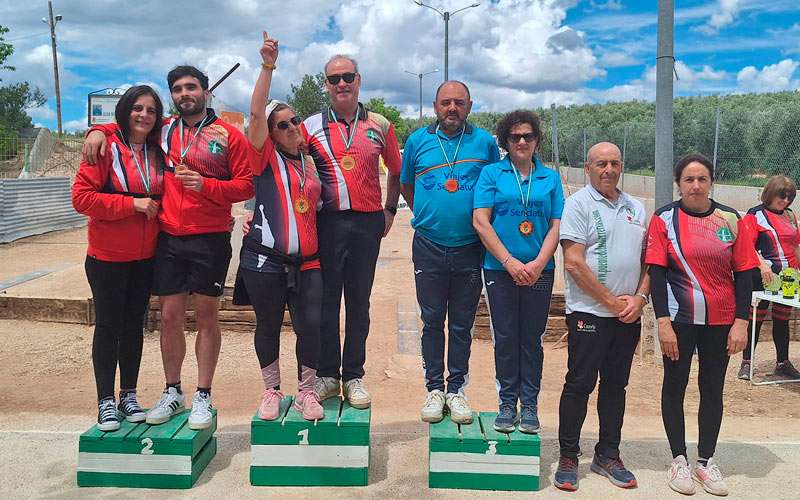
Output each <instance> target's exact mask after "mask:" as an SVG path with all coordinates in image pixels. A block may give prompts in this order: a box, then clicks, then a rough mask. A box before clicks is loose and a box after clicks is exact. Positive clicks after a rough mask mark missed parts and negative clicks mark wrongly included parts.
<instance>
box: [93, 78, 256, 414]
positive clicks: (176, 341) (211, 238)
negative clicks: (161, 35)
mask: <svg viewBox="0 0 800 500" xmlns="http://www.w3.org/2000/svg"><path fill="white" fill-rule="evenodd" d="M167 81H168V83H169V89H170V94H171V96H172V100H173V103H174V104H175V108H176V109H177V110H178V113H179V116H176V117H170V118H166V119H165V120H164V127H163V131H162V138H161V145H162V148H163V149H164V152H165V154H166V157H167V161H166V163H167V166H166V170H165V174H164V198H163V201H162V204H161V212H160V213H159V221H160V223H161V233H160V234H159V237H158V245H157V247H156V264H155V278H154V285H153V294H154V295H158V296H159V297H160V299H161V358H162V361H163V363H164V372H165V375H166V382H167V384H166V388H165V389H164V393H163V394H162V395H161V399H160V400H159V401H158V402H157V403H156V404H155V406H153V408H151V409H150V411H149V412H148V413H147V423H148V424H160V423H163V422H166V421H168V420H169V419H170V418H171V417H172V416H173V415H174V414H176V413H178V412H180V411H181V410H183V409H184V408H185V398H184V395H183V391H182V389H181V366H182V365H183V358H184V357H185V355H186V341H185V338H184V318H185V314H186V300H187V297H188V295H189V293H191V294H192V295H193V297H192V301H193V304H194V310H195V321H196V323H197V340H196V343H195V352H196V353H197V371H198V375H197V391H196V392H195V394H194V397H193V399H192V413H191V415H190V416H189V427H190V428H192V429H204V428H206V427H209V426H210V425H211V421H212V415H211V382H212V380H213V378H214V370H215V368H216V365H217V358H218V357H219V349H220V344H221V335H220V328H219V320H218V310H219V296H221V295H222V292H223V288H224V286H225V277H226V275H227V272H228V264H229V262H230V258H231V245H230V237H231V235H230V227H231V204H232V203H236V202H239V201H243V200H246V199H249V198H250V197H252V196H253V184H252V173H251V171H250V166H249V164H248V162H247V151H248V145H247V139H246V138H245V137H244V135H243V134H242V133H241V132H240V131H239V130H237V129H236V128H234V127H232V126H230V125H228V124H226V123H225V122H223V121H222V120H221V119H219V118H218V117H217V116H216V115H215V114H214V110H213V109H211V108H206V101H207V99H208V97H209V95H210V93H209V91H208V77H207V76H206V75H205V74H203V73H202V72H201V71H200V70H198V69H197V68H195V67H192V66H177V67H176V68H174V69H173V70H172V71H170V72H169V74H168V75H167ZM116 130H117V126H116V125H113V124H112V125H105V126H98V127H93V128H92V130H91V131H90V132H89V135H88V136H87V138H86V142H85V144H84V149H83V152H84V156H85V157H86V159H87V160H88V161H89V162H90V163H94V160H95V159H96V155H97V154H100V155H103V154H104V153H105V151H104V149H105V146H104V145H105V143H106V141H105V137H104V134H106V135H110V134H113V133H115V132H116Z"/></svg>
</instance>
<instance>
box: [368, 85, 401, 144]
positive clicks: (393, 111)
mask: <svg viewBox="0 0 800 500" xmlns="http://www.w3.org/2000/svg"><path fill="white" fill-rule="evenodd" d="M364 106H365V107H366V108H367V109H368V110H370V111H373V112H375V113H378V114H379V115H383V116H384V117H385V118H386V119H387V120H389V121H390V122H392V125H394V133H395V135H396V136H397V140H398V142H399V143H400V147H401V148H402V147H403V144H405V140H406V138H407V137H408V135H409V134H410V133H411V130H409V125H408V122H407V121H406V120H403V118H401V117H400V110H399V109H397V108H396V107H394V106H392V105H390V104H386V101H384V99H383V97H373V98H372V99H370V100H369V101H367V102H366V103H365V104H364Z"/></svg>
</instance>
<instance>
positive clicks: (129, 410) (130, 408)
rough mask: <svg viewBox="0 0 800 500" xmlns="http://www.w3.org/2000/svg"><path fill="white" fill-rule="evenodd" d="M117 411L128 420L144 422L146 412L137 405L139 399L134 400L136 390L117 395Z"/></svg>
mask: <svg viewBox="0 0 800 500" xmlns="http://www.w3.org/2000/svg"><path fill="white" fill-rule="evenodd" d="M117 409H118V410H119V412H120V413H121V414H122V416H123V417H125V420H127V421H128V422H133V423H134V424H135V423H139V422H144V420H145V418H146V417H147V414H146V413H145V411H144V410H143V409H142V407H141V406H139V401H137V400H136V391H130V392H126V393H125V394H124V395H123V394H120V396H119V406H118V407H117Z"/></svg>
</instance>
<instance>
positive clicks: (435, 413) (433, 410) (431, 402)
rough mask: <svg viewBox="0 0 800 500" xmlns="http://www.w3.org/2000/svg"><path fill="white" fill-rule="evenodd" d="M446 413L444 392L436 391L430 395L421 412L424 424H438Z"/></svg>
mask: <svg viewBox="0 0 800 500" xmlns="http://www.w3.org/2000/svg"><path fill="white" fill-rule="evenodd" d="M442 412H444V392H442V391H440V390H439V389H434V390H432V391H431V392H429V393H428V397H427V398H426V399H425V405H424V406H423V407H422V411H421V412H420V413H421V415H422V421H423V422H438V421H440V420H441V419H442Z"/></svg>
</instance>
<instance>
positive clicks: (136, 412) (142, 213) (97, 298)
mask: <svg viewBox="0 0 800 500" xmlns="http://www.w3.org/2000/svg"><path fill="white" fill-rule="evenodd" d="M162 114H163V105H162V104H161V100H160V99H159V97H158V94H156V92H155V91H154V90H153V89H152V88H150V87H149V86H147V85H139V86H135V87H131V88H129V89H128V90H127V92H125V94H124V95H123V96H122V98H121V99H120V100H119V102H118V103H117V107H116V110H115V112H114V116H115V119H116V121H117V124H118V125H119V131H118V132H117V133H115V134H114V135H111V136H109V137H107V139H106V140H107V147H108V151H109V152H110V154H106V155H105V156H102V157H100V158H99V161H98V162H97V164H95V165H90V164H88V163H87V162H86V161H82V162H81V166H80V170H79V171H78V175H77V177H76V179H75V183H74V184H73V186H72V204H73V206H74V207H75V210H77V211H78V212H80V213H82V214H84V215H88V216H89V248H88V250H87V255H86V277H87V279H88V281H89V285H90V286H91V289H92V299H93V301H94V304H95V316H96V320H95V330H94V339H93V342H92V363H93V365H94V374H95V382H96V384H97V400H98V414H97V427H98V428H99V429H100V430H103V431H114V430H117V429H119V427H120V418H125V419H127V420H128V421H129V422H141V421H144V419H145V413H144V411H143V410H142V409H141V407H140V406H139V403H138V402H137V399H136V382H137V379H138V376H139V364H140V362H141V359H142V343H143V338H142V327H143V323H144V315H145V311H146V309H147V303H148V301H149V299H150V288H151V285H152V282H153V255H154V254H155V249H156V238H157V236H158V230H159V224H158V217H157V214H158V210H159V203H160V199H161V194H162V192H163V171H164V155H163V152H162V150H161V147H160V145H159V144H160V137H161V117H162ZM117 364H119V371H120V394H119V405H117V404H116V402H115V400H114V378H115V375H116V370H117ZM118 412H119V413H118Z"/></svg>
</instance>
